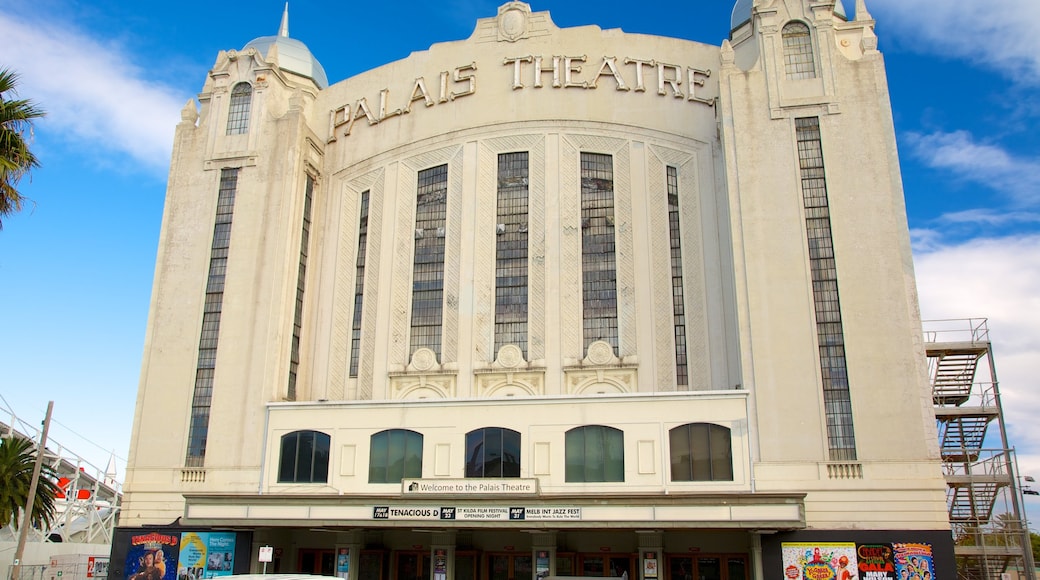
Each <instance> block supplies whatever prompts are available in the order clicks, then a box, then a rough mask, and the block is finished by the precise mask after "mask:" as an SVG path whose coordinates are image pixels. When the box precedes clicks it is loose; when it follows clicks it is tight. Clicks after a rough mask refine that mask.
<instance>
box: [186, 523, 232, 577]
mask: <svg viewBox="0 0 1040 580" xmlns="http://www.w3.org/2000/svg"><path fill="white" fill-rule="evenodd" d="M234 571H235V533H234V532H185V533H183V534H181V551H180V558H178V566H177V579H178V580H201V579H203V578H216V577H217V576H230V575H231V574H233V573H234Z"/></svg>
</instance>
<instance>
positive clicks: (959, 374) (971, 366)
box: [924, 318, 1036, 580]
mask: <svg viewBox="0 0 1040 580" xmlns="http://www.w3.org/2000/svg"><path fill="white" fill-rule="evenodd" d="M924 336H925V350H926V352H927V355H928V373H929V379H930V382H931V388H932V402H933V404H934V405H935V419H936V427H937V429H938V433H939V451H940V454H941V457H942V464H943V472H944V475H945V478H946V485H947V488H946V503H947V508H948V510H949V516H950V526H951V528H952V530H953V537H954V556H955V557H956V560H957V575H958V578H960V580H1001V579H1002V578H1006V576H1003V575H1004V574H1007V573H1011V572H1019V573H1021V574H1022V575H1023V576H1024V577H1025V578H1026V579H1027V580H1036V574H1035V572H1034V568H1033V566H1034V562H1033V555H1032V546H1031V542H1030V539H1029V528H1028V525H1027V522H1026V517H1025V511H1024V510H1025V506H1024V503H1023V501H1022V495H1021V494H1022V487H1021V482H1020V480H1019V473H1018V466H1017V462H1016V460H1015V450H1014V448H1013V447H1012V446H1011V445H1010V444H1009V442H1008V435H1007V428H1006V425H1005V423H1004V412H1003V409H1002V407H1001V403H1000V387H999V384H998V382H997V371H996V365H995V363H994V359H993V348H992V345H991V343H990V340H989V328H988V326H987V320H986V319H984V318H969V319H957V320H932V321H925V322H924Z"/></svg>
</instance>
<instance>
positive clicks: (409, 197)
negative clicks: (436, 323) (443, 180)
mask: <svg viewBox="0 0 1040 580" xmlns="http://www.w3.org/2000/svg"><path fill="white" fill-rule="evenodd" d="M461 155H462V147H461V146H458V145H455V146H451V147H445V148H443V149H437V150H434V151H429V152H426V153H422V154H419V155H415V156H413V157H409V158H408V159H405V160H403V161H402V162H401V167H400V171H398V172H397V204H396V206H395V212H396V214H397V223H396V224H395V228H394V231H395V232H397V234H396V236H395V239H394V261H393V263H394V271H393V275H392V279H393V280H398V281H399V282H398V283H396V284H395V285H394V287H393V288H392V289H391V291H392V292H393V295H392V297H391V300H390V343H389V344H388V345H387V349H388V352H387V363H388V367H389V368H390V369H391V371H393V370H394V369H395V368H396V369H397V370H400V369H403V368H404V365H405V364H407V361H408V360H409V354H410V353H409V352H408V349H409V342H408V340H409V336H408V335H409V332H410V329H411V322H410V321H411V316H410V315H411V303H412V291H411V288H412V262H413V260H414V258H415V238H414V237H413V236H411V235H405V234H403V233H402V232H412V231H414V226H415V191H416V188H417V186H418V177H419V171H420V170H423V169H427V168H430V167H434V166H437V165H441V164H444V163H448V164H449V166H448V208H447V210H448V213H449V215H450V214H451V213H452V212H458V211H459V207H458V202H457V201H456V202H455V203H453V200H457V199H458V197H459V195H460V193H461V187H462V181H461V175H457V174H458V173H459V171H460V170H461V168H460V167H459V165H460V161H461ZM453 219H454V220H456V223H455V225H453V226H451V227H458V228H461V221H460V220H461V216H456V217H454V218H453ZM454 231H455V234H454V235H455V238H456V241H455V245H454V246H452V247H451V251H450V252H449V251H448V248H445V276H447V275H448V274H447V269H448V264H449V262H448V260H449V255H451V254H454V258H453V259H454V264H455V269H454V270H453V272H454V274H453V275H454V276H455V290H454V292H455V294H454V296H455V298H454V304H455V306H454V308H455V309H456V313H455V314H452V316H454V317H455V323H454V324H455V328H456V329H457V328H458V318H457V316H458V315H457V308H458V260H459V256H458V236H459V233H458V232H459V230H454ZM444 282H445V291H444V294H445V301H446V302H447V299H448V295H449V290H448V283H449V281H448V279H447V278H445V281H444ZM446 307H447V308H452V307H451V306H446ZM446 320H447V317H446V318H445V322H446ZM446 330H447V326H446V325H444V326H442V332H444V331H446ZM452 340H454V341H455V345H456V346H455V348H456V349H457V348H458V346H457V345H458V342H457V341H458V339H457V338H455V337H452ZM446 352H447V341H445V342H444V343H443V350H442V354H443V353H446ZM452 352H455V351H452ZM444 360H448V359H447V358H445V359H444ZM451 360H456V359H454V358H452V359H451Z"/></svg>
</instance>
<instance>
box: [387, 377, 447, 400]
mask: <svg viewBox="0 0 1040 580" xmlns="http://www.w3.org/2000/svg"><path fill="white" fill-rule="evenodd" d="M456 384H457V381H456V377H455V375H454V374H446V375H438V374H429V375H427V374H418V375H413V374H407V375H396V374H391V375H390V398H391V399H395V400H401V399H408V400H418V399H454V398H455V393H456Z"/></svg>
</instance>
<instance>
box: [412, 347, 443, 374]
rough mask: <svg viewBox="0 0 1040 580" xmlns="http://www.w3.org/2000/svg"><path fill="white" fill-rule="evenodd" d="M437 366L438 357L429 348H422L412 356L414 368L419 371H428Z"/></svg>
mask: <svg viewBox="0 0 1040 580" xmlns="http://www.w3.org/2000/svg"><path fill="white" fill-rule="evenodd" d="M436 364H437V355H436V354H434V352H433V351H432V350H430V349H428V348H420V349H419V350H417V351H415V353H414V354H412V368H413V369H415V370H417V371H428V370H430V369H432V368H433V367H434V365H436Z"/></svg>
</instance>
